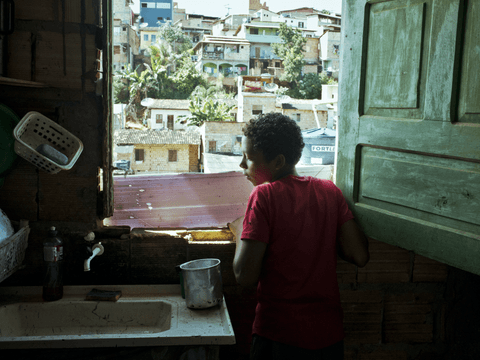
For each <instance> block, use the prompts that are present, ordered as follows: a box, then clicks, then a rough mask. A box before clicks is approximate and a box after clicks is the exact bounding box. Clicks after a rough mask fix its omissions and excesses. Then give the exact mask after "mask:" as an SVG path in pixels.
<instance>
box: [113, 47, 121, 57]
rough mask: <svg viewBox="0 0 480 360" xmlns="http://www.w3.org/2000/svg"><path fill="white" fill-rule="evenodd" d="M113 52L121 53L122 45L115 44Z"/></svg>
mask: <svg viewBox="0 0 480 360" xmlns="http://www.w3.org/2000/svg"><path fill="white" fill-rule="evenodd" d="M113 53H114V54H115V55H118V54H120V46H119V45H115V46H114V47H113Z"/></svg>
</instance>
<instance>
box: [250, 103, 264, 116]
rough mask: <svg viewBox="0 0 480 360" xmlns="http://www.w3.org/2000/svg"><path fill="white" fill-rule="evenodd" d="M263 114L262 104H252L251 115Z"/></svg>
mask: <svg viewBox="0 0 480 360" xmlns="http://www.w3.org/2000/svg"><path fill="white" fill-rule="evenodd" d="M261 114H263V105H252V115H261Z"/></svg>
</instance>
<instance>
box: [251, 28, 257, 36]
mask: <svg viewBox="0 0 480 360" xmlns="http://www.w3.org/2000/svg"><path fill="white" fill-rule="evenodd" d="M250 34H252V35H258V29H253V28H250Z"/></svg>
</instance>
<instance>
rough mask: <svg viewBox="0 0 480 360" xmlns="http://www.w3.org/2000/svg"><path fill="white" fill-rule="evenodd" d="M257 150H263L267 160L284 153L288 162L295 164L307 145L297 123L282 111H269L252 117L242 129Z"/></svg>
mask: <svg viewBox="0 0 480 360" xmlns="http://www.w3.org/2000/svg"><path fill="white" fill-rule="evenodd" d="M242 131H243V134H244V135H245V136H246V137H248V138H250V140H251V141H252V143H253V149H254V150H255V151H262V152H263V155H264V156H265V160H266V161H272V160H273V159H274V158H275V156H277V155H279V154H283V156H285V161H286V162H287V164H290V165H295V164H296V163H297V162H298V161H299V160H300V157H301V156H302V149H303V147H304V146H305V143H304V142H303V137H302V131H301V130H300V127H299V126H298V125H297V123H296V122H295V121H294V120H292V119H290V118H289V117H288V116H286V115H283V114H280V113H273V112H271V113H268V114H264V115H260V116H258V117H255V118H252V119H250V121H248V122H247V124H246V125H245V126H244V127H243V129H242Z"/></svg>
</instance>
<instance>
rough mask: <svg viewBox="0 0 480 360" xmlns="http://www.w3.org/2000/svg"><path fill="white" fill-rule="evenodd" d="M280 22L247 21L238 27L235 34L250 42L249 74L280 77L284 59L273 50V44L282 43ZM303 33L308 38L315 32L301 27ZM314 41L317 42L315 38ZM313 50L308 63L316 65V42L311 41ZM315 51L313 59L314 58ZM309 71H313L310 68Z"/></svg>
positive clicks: (309, 52) (309, 54)
mask: <svg viewBox="0 0 480 360" xmlns="http://www.w3.org/2000/svg"><path fill="white" fill-rule="evenodd" d="M279 29H280V23H279V22H267V21H256V20H255V21H251V22H246V23H243V24H242V25H241V27H239V28H238V30H237V32H236V33H235V36H238V37H243V38H245V39H247V40H248V41H249V42H250V71H249V75H251V76H259V75H261V74H270V75H274V76H275V77H276V78H278V77H280V76H281V74H282V72H283V60H282V59H281V58H280V57H279V56H277V55H275V53H274V52H273V48H272V44H274V43H281V42H282V40H281V38H280V36H279ZM301 30H302V32H303V35H304V36H305V37H308V38H313V36H314V34H315V33H314V32H313V31H311V30H308V29H301ZM313 42H315V41H314V40H313ZM309 46H310V47H312V46H313V47H312V50H313V52H312V51H310V49H309V51H308V59H309V60H308V61H307V63H308V64H310V63H313V64H314V65H315V67H314V70H315V71H316V69H317V67H316V64H317V63H318V60H316V59H315V56H316V55H315V49H314V46H315V45H314V44H313V43H310V45H309ZM312 53H313V59H312ZM308 72H312V69H309V71H308Z"/></svg>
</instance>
